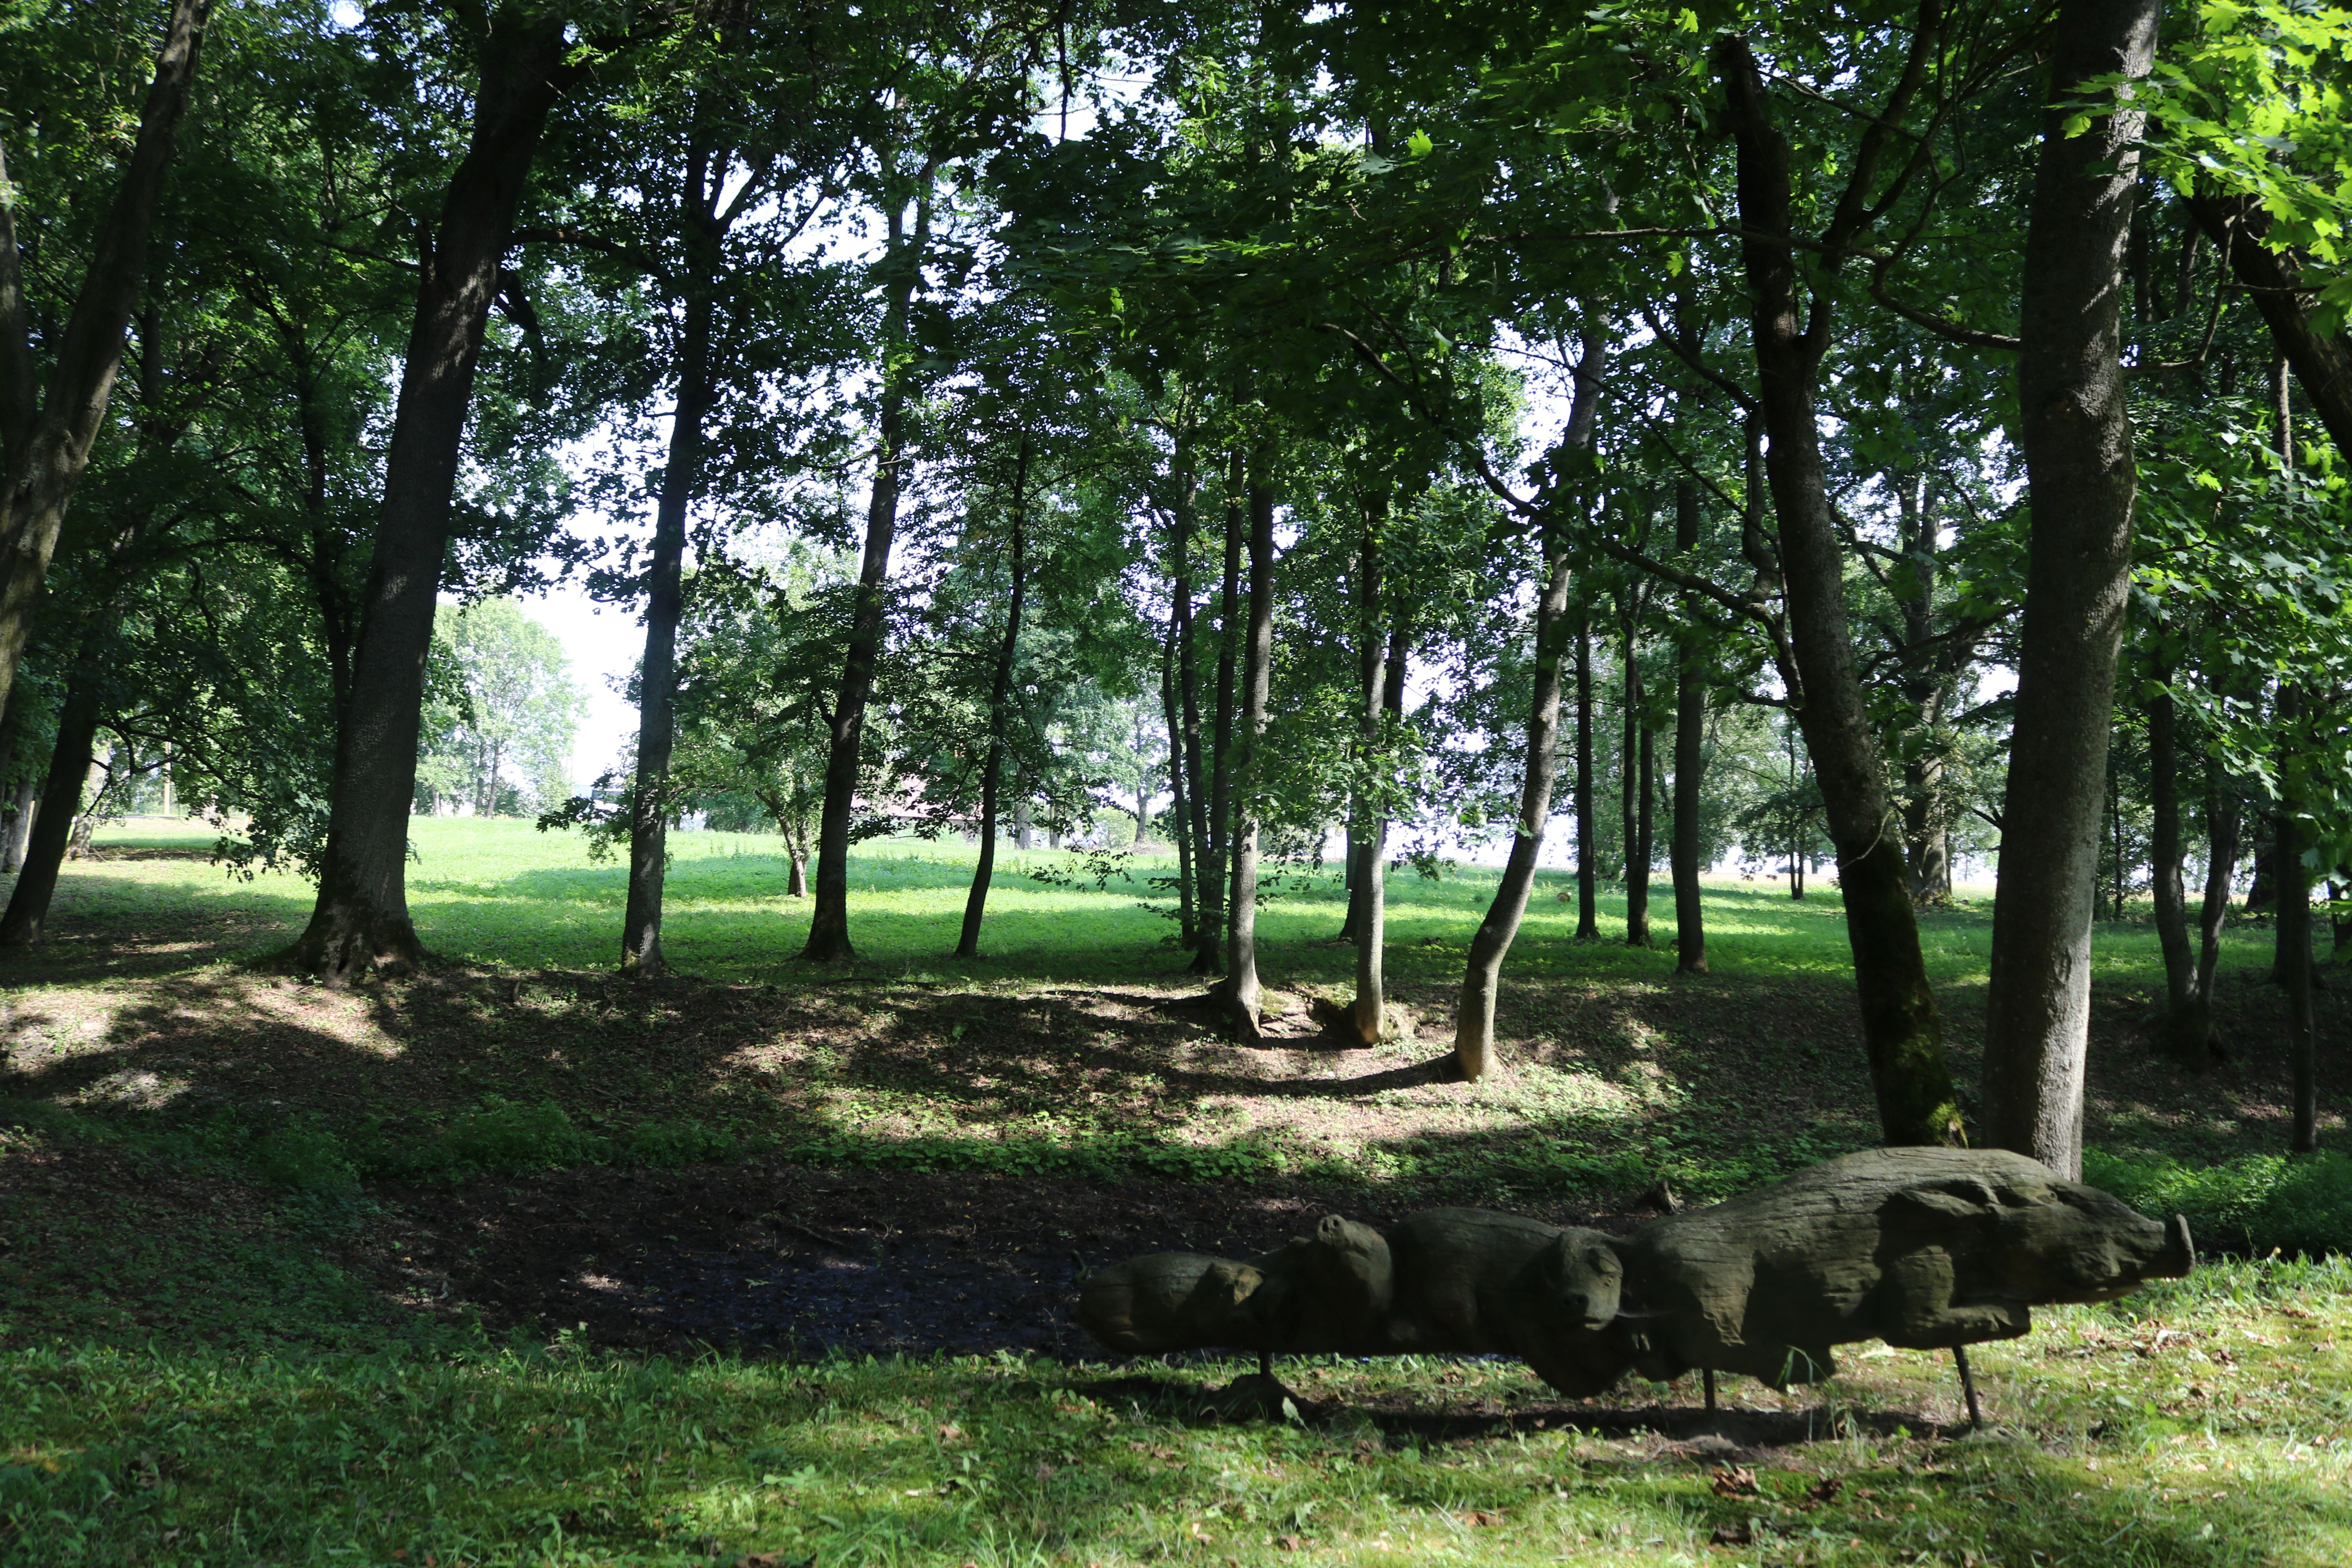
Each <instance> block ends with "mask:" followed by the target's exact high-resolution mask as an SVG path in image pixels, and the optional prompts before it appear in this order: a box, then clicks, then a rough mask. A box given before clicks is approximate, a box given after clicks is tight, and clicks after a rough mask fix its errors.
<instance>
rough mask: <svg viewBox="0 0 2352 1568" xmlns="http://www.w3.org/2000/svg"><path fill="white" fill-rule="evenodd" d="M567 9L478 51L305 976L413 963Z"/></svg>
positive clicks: (422, 327) (358, 665) (341, 744)
mask: <svg viewBox="0 0 2352 1568" xmlns="http://www.w3.org/2000/svg"><path fill="white" fill-rule="evenodd" d="M563 27H564V16H563V13H562V10H561V9H558V10H556V11H553V12H549V13H534V14H532V15H531V16H529V17H528V18H527V19H519V18H518V17H517V16H516V14H514V13H509V12H500V13H499V16H498V19H497V20H496V21H494V22H493V24H492V26H491V28H490V32H489V35H488V37H487V38H486V39H485V40H484V43H483V46H482V52H481V83H480V86H479V88H478V90H477V92H476V94H475V99H474V128H473V136H472V141H471V143H470V145H469V146H468V147H467V152H466V156H465V159H464V161H463V162H461V163H459V164H458V165H457V170H456V172H455V173H454V174H451V176H450V179H449V185H448V189H447V190H446V192H445V193H444V195H443V197H442V203H441V215H440V220H439V223H438V225H437V226H436V229H435V231H434V232H433V235H432V237H431V240H430V243H429V246H428V248H427V250H426V254H425V265H424V268H423V270H422V272H421V273H420V276H419V279H418V284H417V291H416V306H415V315H414V317H413V318H412V320H411V321H410V325H409V334H408V353H407V359H406V362H405V363H404V367H403V370H402V374H401V383H400V403H399V408H398V410H397V412H396V413H395V414H394V418H393V427H392V440H391V449H390V451H389V453H388V454H387V455H386V458H385V460H384V487H383V507H382V510H381V511H380V512H379V513H378V517H377V522H376V535H375V550H374V553H373V557H372V559H371V560H370V562H369V564H368V580H367V587H366V589H365V591H364V594H363V596H362V601H361V612H360V635H359V644H358V647H357V648H356V650H355V653H354V657H353V659H352V698H351V711H350V715H349V717H348V719H347V720H346V721H345V722H344V724H343V726H342V728H341V731H340V732H339V733H338V734H337V736H336V742H335V783H334V801H333V805H332V807H331V811H330V814H329V817H328V826H327V849H326V854H325V856H324V858H323V863H322V865H321V867H320V879H319V898H318V902H317V904H316V906H315V907H314V908H313V910H311V914H310V927H309V929H308V930H306V931H304V932H303V933H302V939H301V942H300V943H299V947H298V950H297V952H298V956H299V961H300V963H301V964H302V965H303V967H305V968H306V969H309V970H310V971H312V972H314V973H319V974H320V975H322V976H324V977H325V978H327V979H328V980H330V981H335V982H341V981H344V980H348V979H351V978H352V977H353V976H355V975H357V974H360V973H362V972H364V971H365V970H367V969H368V968H369V967H371V966H372V965H374V964H377V963H387V964H392V965H395V966H400V965H406V964H409V963H415V961H416V960H417V959H418V958H420V957H421V956H422V952H421V950H420V948H419V946H418V944H417V941H416V929H415V926H414V925H413V924H411V923H410V921H409V918H408V892H407V883H406V873H407V865H408V814H409V810H410V807H411V805H412V804H413V803H414V801H415V795H416V747H417V739H418V731H419V728H420V722H419V710H420V708H421V705H422V703H423V701H424V695H425V657H426V655H427V654H428V653H429V652H430V651H431V649H432V646H433V613H434V597H435V594H436V591H437V590H438V589H439V587H440V583H441V568H442V563H443V560H444V558H445V557H446V555H447V553H448V549H449V505H450V500H451V497H452V495H453V494H454V492H455V489H456V486H457V457H458V448H459V445H460V442H461V438H462V437H463V436H464V434H465V428H466V411H467V405H468V404H469V403H470V401H471V399H472V395H473V386H474V368H475V363H476V361H477V360H478V357H479V354H480V351H481V343H482V331H483V327H484V325H485V323H486V322H487V321H488V316H489V310H490V305H491V302H492V301H493V300H496V299H497V297H498V293H499V271H500V267H501V264H502V262H503V261H504V259H505V258H506V253H507V249H508V246H509V239H510V237H511V235H512V233H513V229H514V215H515V207H516V204H517V203H518V202H520V200H521V198H522V189H523V184H524V181H525V180H526V178H527V177H528V176H529V174H530V163H531V157H532V155H533V153H535V152H536V151H537V150H538V147H539V139H540V135H541V132H542V131H543V130H544V129H545V127H546V124H547V116H548V113H549V111H550V110H552V109H553V108H554V105H555V100H556V99H557V97H558V96H559V94H560V92H561V90H562V81H563V77H562V72H563V70H564V66H563V55H564V52H565V45H564V42H563Z"/></svg>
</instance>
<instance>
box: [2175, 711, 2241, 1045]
mask: <svg viewBox="0 0 2352 1568" xmlns="http://www.w3.org/2000/svg"><path fill="white" fill-rule="evenodd" d="M2238 834H2239V805H2238V791H2237V786H2236V785H2235V784H2233V783H2232V782H2231V780H2230V779H2228V778H2227V777H2226V776H2224V774H2223V773H2222V772H2221V759H2220V758H2218V757H2214V756H2211V755H2210V754H2209V755H2208V757H2207V759H2206V763H2205V842H2206V851H2205V898H2204V902H2203V903H2202V905H2201V906H2200V908H2199V910H2198V911H2197V977H2196V985H2195V989H2194V990H2193V991H2192V992H2191V994H2190V998H2189V1003H2190V1005H2189V1016H2188V1018H2187V1019H2186V1020H2185V1021H2184V1022H2183V1024H2182V1026H2180V1028H2179V1030H2178V1031H2176V1032H2175V1034H2174V1036H2173V1042H2174V1044H2175V1045H2176V1046H2177V1047H2179V1049H2181V1050H2183V1051H2187V1052H2189V1053H2191V1054H2192V1058H2193V1057H2194V1056H2197V1055H2201V1056H2205V1057H2209V1058H2210V1056H2211V1055H2212V1054H2213V1052H2214V1050H2215V1047H2216V1046H2217V1045H2218V1043H2219V1037H2218V1032H2217V1030H2216V1029H2215V1027H2214V1023H2213V982H2214V978H2215V976H2216V975H2218V974H2219V973H2221V930H2222V927H2223V926H2224V925H2225V924H2226V923H2227V922H2228V921H2229V918H2230V881H2231V878H2232V877H2233V876H2234V875H2235V874H2236V872H2237V869H2238Z"/></svg>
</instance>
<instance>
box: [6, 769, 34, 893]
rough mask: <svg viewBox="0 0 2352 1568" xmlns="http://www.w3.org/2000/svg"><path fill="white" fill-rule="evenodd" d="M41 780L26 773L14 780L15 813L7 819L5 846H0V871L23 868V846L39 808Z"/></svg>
mask: <svg viewBox="0 0 2352 1568" xmlns="http://www.w3.org/2000/svg"><path fill="white" fill-rule="evenodd" d="M40 805H41V781H40V780H39V779H37V778H35V777H34V776H33V775H32V774H30V773H27V774H26V775H25V776H24V777H23V778H22V779H19V780H18V781H17V782H16V816H12V817H10V818H9V819H8V835H7V841H6V844H5V847H0V871H5V872H9V873H12V874H13V873H15V872H17V871H21V870H23V869H24V868H25V847H26V844H27V843H28V842H29V841H30V840H31V838H32V837H33V818H34V816H35V815H36V814H37V812H38V811H39V810H40Z"/></svg>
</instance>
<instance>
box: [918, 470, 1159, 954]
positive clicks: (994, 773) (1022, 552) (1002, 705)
mask: <svg viewBox="0 0 2352 1568" xmlns="http://www.w3.org/2000/svg"><path fill="white" fill-rule="evenodd" d="M1010 572H1011V575H1012V579H1013V581H1012V586H1011V591H1010V592H1009V593H1008V594H1006V595H1005V599H1004V636H1003V638H1002V639H1001V640H1000V641H999V642H998V643H997V645H996V668H995V669H994V670H992V671H991V672H990V675H989V681H988V758H987V760H986V761H985V762H983V763H982V764H981V774H980V858H979V860H978V861H977V862H976V863H975V864H974V865H973V867H972V868H971V892H970V893H969V894H968V895H966V896H965V899H964V902H963V931H962V933H961V935H959V936H958V937H957V938H956V950H955V955H956V956H957V957H958V958H978V957H979V956H980V922H981V920H982V916H984V915H985V914H986V913H987V911H988V883H989V879H990V878H992V877H993V876H994V875H995V874H996V785H997V779H998V776H999V775H1000V774H1002V773H1003V771H1004V732H1005V731H1006V730H1007V729H1008V728H1010V726H1011V721H1012V711H1013V667H1014V666H1015V665H1016V664H1017V663H1018V662H1019V661H1020V657H1021V610H1022V603H1023V600H1024V597H1025V596H1026V595H1027V593H1028V587H1029V437H1027V436H1025V435H1024V436H1023V437H1021V445H1020V447H1019V448H1018V449H1017V450H1016V451H1015V452H1014V454H1013V549H1012V553H1011V561H1010ZM1141 820H1142V819H1141V818H1140V817H1138V818H1137V821H1138V823H1139V824H1140V822H1141ZM1137 831H1138V832H1140V831H1141V828H1140V826H1139V827H1138V829H1137Z"/></svg>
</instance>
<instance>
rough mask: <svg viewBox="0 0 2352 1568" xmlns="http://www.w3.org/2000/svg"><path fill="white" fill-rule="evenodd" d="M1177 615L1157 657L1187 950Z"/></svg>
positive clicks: (1187, 834)
mask: <svg viewBox="0 0 2352 1568" xmlns="http://www.w3.org/2000/svg"><path fill="white" fill-rule="evenodd" d="M1178 640H1179V639H1178V634H1177V625H1176V616H1175V615H1174V614H1173V612H1171V614H1170V616H1169V619H1168V641H1167V644H1166V646H1165V647H1162V648H1161V650H1160V711H1161V713H1162V714H1163V715H1164V716H1165V718H1166V720H1167V723H1168V837H1169V838H1170V840H1171V842H1172V843H1173V844H1174V846H1175V848H1176V929H1177V931H1179V932H1180V933H1181V942H1182V945H1183V947H1184V948H1185V949H1186V951H1188V952H1189V951H1191V950H1192V948H1194V947H1195V946H1197V945H1198V943H1199V942H1200V938H1199V935H1198V934H1197V933H1196V932H1195V931H1194V930H1193V921H1194V919H1195V916H1194V912H1193V909H1192V811H1191V809H1190V806H1189V804H1188V803H1187V801H1186V799H1185V795H1184V721H1183V714H1182V712H1181V704H1180V703H1179V702H1178V701H1177V699H1176V645H1177V642H1178Z"/></svg>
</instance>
